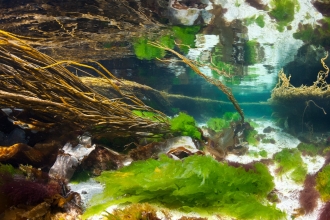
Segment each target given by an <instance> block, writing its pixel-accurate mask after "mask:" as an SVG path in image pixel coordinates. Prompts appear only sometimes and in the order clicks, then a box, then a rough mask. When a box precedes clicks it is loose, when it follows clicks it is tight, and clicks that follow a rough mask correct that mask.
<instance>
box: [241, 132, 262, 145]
mask: <svg viewBox="0 0 330 220" xmlns="http://www.w3.org/2000/svg"><path fill="white" fill-rule="evenodd" d="M257 135H258V132H257V131H256V130H254V129H246V130H244V137H245V140H246V141H247V142H248V143H249V144H250V145H252V146H257V145H258V144H259V140H258V139H257Z"/></svg>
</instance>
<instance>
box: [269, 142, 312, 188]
mask: <svg viewBox="0 0 330 220" xmlns="http://www.w3.org/2000/svg"><path fill="white" fill-rule="evenodd" d="M274 159H275V161H276V162H277V163H278V169H277V170H278V171H279V174H284V173H286V172H288V171H291V170H293V172H292V173H291V176H290V177H291V178H292V179H293V180H294V181H295V182H297V183H301V182H303V181H304V179H305V176H306V174H307V170H306V166H305V164H304V162H303V160H302V159H301V153H300V152H299V151H298V150H297V149H296V148H293V149H288V148H284V149H283V150H281V151H280V152H278V153H276V154H275V156H274Z"/></svg>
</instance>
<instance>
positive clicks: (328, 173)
mask: <svg viewBox="0 0 330 220" xmlns="http://www.w3.org/2000/svg"><path fill="white" fill-rule="evenodd" d="M316 189H317V190H318V191H319V193H320V195H321V199H322V200H323V201H325V202H326V201H329V200H330V165H327V166H325V167H324V168H323V169H322V171H321V172H319V173H318V174H317V176H316Z"/></svg>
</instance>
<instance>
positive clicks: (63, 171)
mask: <svg viewBox="0 0 330 220" xmlns="http://www.w3.org/2000/svg"><path fill="white" fill-rule="evenodd" d="M78 139H79V144H78V145H77V146H75V147H72V144H70V143H66V144H65V145H64V147H63V148H62V151H63V154H59V155H58V156H57V159H56V161H55V163H54V165H53V166H52V167H51V168H50V170H49V176H51V177H52V178H54V179H64V180H66V181H69V180H70V179H71V177H72V176H73V174H74V172H75V170H76V169H77V167H78V165H79V164H80V163H81V161H82V160H83V159H84V158H85V157H87V156H88V155H89V154H90V153H91V152H92V151H93V150H94V149H95V145H93V146H91V144H92V142H91V137H90V136H89V135H88V134H84V135H82V136H79V137H78Z"/></svg>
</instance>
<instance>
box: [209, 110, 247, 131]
mask: <svg viewBox="0 0 330 220" xmlns="http://www.w3.org/2000/svg"><path fill="white" fill-rule="evenodd" d="M240 119H241V116H240V115H239V114H238V113H237V112H225V113H224V115H223V116H222V118H210V119H209V120H208V121H207V122H206V125H207V127H208V128H210V129H212V130H213V131H216V132H219V131H222V130H223V129H225V128H229V127H230V122H233V121H239V120H240Z"/></svg>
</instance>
